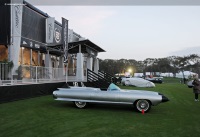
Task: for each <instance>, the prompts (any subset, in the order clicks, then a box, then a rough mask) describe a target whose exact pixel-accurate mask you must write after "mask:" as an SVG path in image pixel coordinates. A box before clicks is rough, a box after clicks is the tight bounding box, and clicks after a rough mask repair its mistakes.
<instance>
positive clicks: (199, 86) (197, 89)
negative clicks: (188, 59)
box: [192, 78, 200, 101]
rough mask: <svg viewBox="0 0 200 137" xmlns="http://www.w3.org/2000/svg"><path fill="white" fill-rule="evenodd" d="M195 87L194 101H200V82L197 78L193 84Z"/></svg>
mask: <svg viewBox="0 0 200 137" xmlns="http://www.w3.org/2000/svg"><path fill="white" fill-rule="evenodd" d="M192 84H193V85H194V86H193V92H194V96H195V99H194V101H199V94H200V81H199V79H198V78H195V79H194V80H193V82H192Z"/></svg>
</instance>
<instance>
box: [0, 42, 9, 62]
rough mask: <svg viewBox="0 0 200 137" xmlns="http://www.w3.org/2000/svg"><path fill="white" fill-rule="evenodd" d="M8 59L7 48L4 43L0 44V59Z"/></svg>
mask: <svg viewBox="0 0 200 137" xmlns="http://www.w3.org/2000/svg"><path fill="white" fill-rule="evenodd" d="M4 60H8V48H6V46H4V45H0V61H4Z"/></svg>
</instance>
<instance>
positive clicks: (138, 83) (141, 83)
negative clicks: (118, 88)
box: [121, 77, 155, 87]
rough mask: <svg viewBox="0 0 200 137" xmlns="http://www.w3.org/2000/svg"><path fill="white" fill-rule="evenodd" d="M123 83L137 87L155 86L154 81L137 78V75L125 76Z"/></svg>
mask: <svg viewBox="0 0 200 137" xmlns="http://www.w3.org/2000/svg"><path fill="white" fill-rule="evenodd" d="M121 84H122V85H125V86H135V87H155V84H154V83H152V82H150V81H148V80H145V79H143V78H136V77H131V78H123V79H122V81H121Z"/></svg>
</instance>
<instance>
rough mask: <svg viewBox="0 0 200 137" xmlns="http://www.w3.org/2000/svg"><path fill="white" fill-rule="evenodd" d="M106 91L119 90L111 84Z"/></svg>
mask: <svg viewBox="0 0 200 137" xmlns="http://www.w3.org/2000/svg"><path fill="white" fill-rule="evenodd" d="M108 90H120V88H119V87H118V86H116V85H115V84H113V83H111V84H110V86H109V87H108Z"/></svg>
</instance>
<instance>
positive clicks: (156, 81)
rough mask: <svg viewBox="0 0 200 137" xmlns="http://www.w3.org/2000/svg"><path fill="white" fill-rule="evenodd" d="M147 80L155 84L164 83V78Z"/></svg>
mask: <svg viewBox="0 0 200 137" xmlns="http://www.w3.org/2000/svg"><path fill="white" fill-rule="evenodd" d="M146 80H148V81H151V82H153V83H160V84H161V83H163V80H162V78H159V77H153V78H146Z"/></svg>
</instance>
